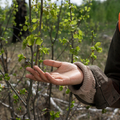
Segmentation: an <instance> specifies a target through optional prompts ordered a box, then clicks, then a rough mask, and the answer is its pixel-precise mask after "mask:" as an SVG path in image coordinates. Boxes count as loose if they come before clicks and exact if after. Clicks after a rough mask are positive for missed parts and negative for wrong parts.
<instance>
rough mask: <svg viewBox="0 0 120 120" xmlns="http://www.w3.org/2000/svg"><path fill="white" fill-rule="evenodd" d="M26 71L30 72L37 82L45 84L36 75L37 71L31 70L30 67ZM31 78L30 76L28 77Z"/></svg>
mask: <svg viewBox="0 0 120 120" xmlns="http://www.w3.org/2000/svg"><path fill="white" fill-rule="evenodd" d="M26 70H27V71H28V72H30V73H31V74H32V76H34V78H35V79H36V80H37V81H42V82H46V81H44V79H42V78H41V76H40V75H39V74H38V72H37V71H35V70H33V69H32V68H30V67H27V68H26ZM30 77H31V76H30Z"/></svg>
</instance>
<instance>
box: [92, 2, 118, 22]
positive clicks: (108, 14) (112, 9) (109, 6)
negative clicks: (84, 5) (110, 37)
mask: <svg viewBox="0 0 120 120" xmlns="http://www.w3.org/2000/svg"><path fill="white" fill-rule="evenodd" d="M119 6H120V1H119V0H116V1H115V0H106V1H104V2H101V1H100V0H93V1H92V6H91V11H90V18H92V19H93V20H94V21H99V22H114V21H117V20H118V13H119V12H120V11H119ZM101 13H102V14H101Z"/></svg>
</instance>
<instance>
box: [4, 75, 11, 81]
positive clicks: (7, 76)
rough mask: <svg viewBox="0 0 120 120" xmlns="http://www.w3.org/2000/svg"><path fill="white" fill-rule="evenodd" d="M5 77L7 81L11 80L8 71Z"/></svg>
mask: <svg viewBox="0 0 120 120" xmlns="http://www.w3.org/2000/svg"><path fill="white" fill-rule="evenodd" d="M4 79H5V80H7V81H9V80H10V76H9V75H8V73H6V74H5V75H4Z"/></svg>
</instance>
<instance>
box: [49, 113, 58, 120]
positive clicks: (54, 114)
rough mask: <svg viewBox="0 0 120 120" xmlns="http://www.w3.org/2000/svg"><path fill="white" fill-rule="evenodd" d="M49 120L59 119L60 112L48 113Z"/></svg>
mask: <svg viewBox="0 0 120 120" xmlns="http://www.w3.org/2000/svg"><path fill="white" fill-rule="evenodd" d="M50 116H51V118H50V120H55V118H59V117H60V112H54V111H50Z"/></svg>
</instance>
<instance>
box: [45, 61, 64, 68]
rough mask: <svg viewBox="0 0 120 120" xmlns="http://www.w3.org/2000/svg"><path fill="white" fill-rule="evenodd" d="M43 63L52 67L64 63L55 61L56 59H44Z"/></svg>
mask: <svg viewBox="0 0 120 120" xmlns="http://www.w3.org/2000/svg"><path fill="white" fill-rule="evenodd" d="M43 63H44V64H45V65H48V66H52V67H57V68H59V67H60V66H61V64H62V62H60V61H55V60H44V61H43Z"/></svg>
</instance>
